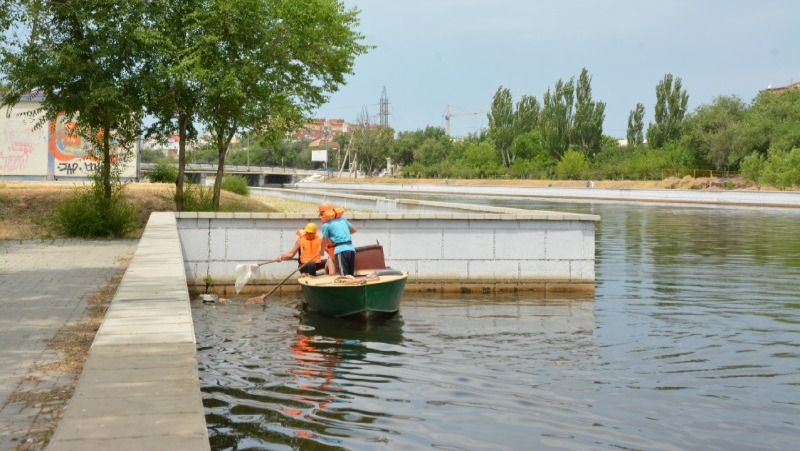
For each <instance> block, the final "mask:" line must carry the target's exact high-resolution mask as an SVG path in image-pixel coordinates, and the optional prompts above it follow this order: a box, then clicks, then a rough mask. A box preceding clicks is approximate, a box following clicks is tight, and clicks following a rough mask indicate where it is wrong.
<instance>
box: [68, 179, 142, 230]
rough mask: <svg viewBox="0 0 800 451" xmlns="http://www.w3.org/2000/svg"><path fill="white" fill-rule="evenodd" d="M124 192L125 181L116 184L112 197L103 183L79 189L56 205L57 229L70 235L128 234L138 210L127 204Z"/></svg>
mask: <svg viewBox="0 0 800 451" xmlns="http://www.w3.org/2000/svg"><path fill="white" fill-rule="evenodd" d="M123 191H124V185H123V184H121V183H115V184H113V185H112V194H111V198H110V199H108V198H106V197H105V192H104V190H103V185H102V184H100V183H95V184H94V185H92V186H91V187H89V188H78V189H76V190H75V192H74V193H73V194H72V195H71V196H70V197H69V198H68V199H67V200H66V201H65V202H64V203H63V204H61V205H59V206H57V207H56V214H55V217H54V221H55V225H56V228H57V229H59V230H60V232H61V233H63V234H64V235H66V236H70V237H80V238H90V237H107V238H118V237H123V236H125V235H126V234H127V233H128V232H130V231H131V230H132V229H133V227H134V225H135V220H136V211H135V209H134V208H133V207H132V206H131V205H130V204H129V203H128V201H127V199H126V198H125V194H124V192H123Z"/></svg>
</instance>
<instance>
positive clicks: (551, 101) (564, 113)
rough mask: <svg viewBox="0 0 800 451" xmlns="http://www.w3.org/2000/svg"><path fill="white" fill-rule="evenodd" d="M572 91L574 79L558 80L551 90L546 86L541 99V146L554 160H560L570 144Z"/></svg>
mask: <svg viewBox="0 0 800 451" xmlns="http://www.w3.org/2000/svg"><path fill="white" fill-rule="evenodd" d="M574 92H575V81H574V79H570V80H569V81H568V82H566V83H564V82H563V81H561V80H558V82H556V85H555V87H554V89H553V92H552V93H551V91H550V88H547V92H546V93H545V94H544V99H543V100H542V112H541V114H540V117H539V134H540V136H541V139H542V147H544V148H545V149H546V150H547V151H548V152H549V153H550V155H551V156H552V157H553V158H554V159H556V160H560V159H561V156H562V155H563V154H564V152H566V151H567V149H569V146H570V134H571V130H570V128H571V126H572V109H573V102H574V98H573V95H574Z"/></svg>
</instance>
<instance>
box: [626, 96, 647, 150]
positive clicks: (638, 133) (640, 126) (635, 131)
mask: <svg viewBox="0 0 800 451" xmlns="http://www.w3.org/2000/svg"><path fill="white" fill-rule="evenodd" d="M643 130H644V105H642V104H641V103H637V104H636V108H634V109H633V111H631V114H629V115H628V133H627V138H628V147H639V146H641V145H642V144H644V134H643V133H642V131H643Z"/></svg>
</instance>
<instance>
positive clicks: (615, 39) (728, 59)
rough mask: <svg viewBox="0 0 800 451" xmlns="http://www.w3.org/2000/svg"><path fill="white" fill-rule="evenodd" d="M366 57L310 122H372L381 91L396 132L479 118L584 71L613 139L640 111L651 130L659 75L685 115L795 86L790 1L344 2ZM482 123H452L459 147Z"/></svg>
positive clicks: (795, 8) (796, 51)
mask: <svg viewBox="0 0 800 451" xmlns="http://www.w3.org/2000/svg"><path fill="white" fill-rule="evenodd" d="M344 4H345V5H346V6H347V7H357V8H358V9H360V10H361V14H360V18H361V25H360V27H359V30H360V31H361V32H362V33H363V34H364V35H365V37H366V43H367V44H372V45H375V46H376V48H375V49H373V50H371V51H370V52H369V53H368V54H366V55H363V56H361V57H359V58H358V59H357V60H356V65H355V74H354V75H353V76H351V77H349V78H348V82H347V85H346V86H343V87H342V88H341V90H340V91H339V92H337V93H335V94H333V95H332V96H331V100H330V102H329V103H328V104H327V105H325V106H323V107H322V108H321V109H320V110H319V112H318V114H317V116H318V117H327V118H342V119H346V120H348V121H355V120H356V119H357V117H358V116H359V114H360V112H361V110H362V109H363V108H364V107H367V108H368V111H369V113H370V115H371V116H372V121H373V122H375V123H377V122H378V117H377V114H378V112H379V109H378V102H379V100H380V96H381V91H382V89H383V88H384V87H385V88H386V92H387V94H388V97H389V103H390V105H389V113H390V115H389V125H390V126H392V127H393V128H394V129H395V130H397V131H407V130H416V129H418V128H424V127H426V126H428V125H432V126H442V127H443V126H444V113H445V110H446V108H447V105H450V106H451V109H452V111H453V112H475V111H481V110H483V111H488V110H489V108H490V106H491V102H492V96H493V95H494V93H495V91H496V90H497V88H498V87H499V86H500V85H502V86H504V87H506V88H509V89H510V90H511V93H512V95H513V98H514V101H515V102H516V101H517V100H519V98H520V97H521V96H522V95H532V96H536V98H537V99H539V101H540V102H541V100H542V97H543V95H544V93H545V91H547V89H548V88H552V87H553V86H554V85H555V83H556V81H558V80H559V79H563V80H564V81H566V80H568V79H569V78H570V77H573V76H574V77H575V78H577V76H578V75H579V74H580V71H581V68H583V67H586V68H587V69H588V70H589V74H590V75H591V76H592V95H593V98H594V99H595V100H599V101H603V102H606V120H605V126H604V130H603V131H604V133H605V134H607V135H611V136H615V137H620V138H624V137H625V131H626V128H627V121H628V114H629V113H630V111H631V110H632V109H633V108H634V107H635V106H636V103H637V102H641V103H643V104H644V106H645V124H647V123H648V122H649V121H651V120H652V117H653V116H652V113H653V109H654V105H655V87H656V84H658V82H659V81H660V80H661V79H662V78H663V77H664V75H665V74H667V73H671V74H673V75H674V76H675V77H680V78H681V79H682V80H683V86H684V88H685V89H686V90H687V92H688V93H689V110H690V111H693V110H694V109H695V108H697V107H698V106H699V105H702V104H708V103H710V102H711V101H712V100H713V99H714V98H715V97H717V96H720V95H734V94H735V95H738V96H739V97H741V98H742V99H743V100H745V101H746V102H750V101H751V100H752V99H753V97H754V96H755V95H756V94H757V93H758V91H759V90H761V89H764V88H766V87H767V86H768V85H772V86H783V85H787V84H789V83H791V82H794V81H800V1H798V0H762V1H754V0H691V1H690V0H554V1H539V0H344ZM486 124H487V121H486V115H485V114H479V115H471V114H467V115H463V116H458V117H454V118H453V119H452V122H451V126H452V131H453V135H456V136H461V135H466V134H467V133H469V132H475V131H477V130H478V129H480V128H481V127H484V126H486Z"/></svg>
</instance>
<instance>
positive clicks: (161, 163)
mask: <svg viewBox="0 0 800 451" xmlns="http://www.w3.org/2000/svg"><path fill="white" fill-rule="evenodd" d="M146 177H147V180H150V181H151V182H153V183H175V181H176V180H177V179H178V168H177V167H176V166H175V163H174V162H173V161H172V160H170V159H168V158H162V159H160V160H158V161H157V162H156V167H155V169H153V170H152V171H150V172H148V173H147V175H146Z"/></svg>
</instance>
